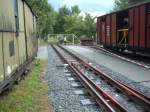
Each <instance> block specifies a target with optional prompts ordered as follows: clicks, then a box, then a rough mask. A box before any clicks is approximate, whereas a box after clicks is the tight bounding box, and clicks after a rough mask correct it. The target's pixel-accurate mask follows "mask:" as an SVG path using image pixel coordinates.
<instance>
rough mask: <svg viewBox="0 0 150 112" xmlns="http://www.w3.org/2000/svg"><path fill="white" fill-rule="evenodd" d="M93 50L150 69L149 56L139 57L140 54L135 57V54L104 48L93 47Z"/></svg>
mask: <svg viewBox="0 0 150 112" xmlns="http://www.w3.org/2000/svg"><path fill="white" fill-rule="evenodd" d="M91 48H93V49H97V50H100V51H102V52H105V53H108V54H110V55H111V56H115V57H117V58H120V59H122V60H125V61H127V62H131V63H133V64H136V65H138V66H141V67H144V68H146V69H150V61H149V60H150V57H148V56H142V55H138V54H137V55H134V54H130V53H125V52H119V51H112V50H109V49H104V48H100V47H91Z"/></svg>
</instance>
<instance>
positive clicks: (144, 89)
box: [63, 46, 150, 97]
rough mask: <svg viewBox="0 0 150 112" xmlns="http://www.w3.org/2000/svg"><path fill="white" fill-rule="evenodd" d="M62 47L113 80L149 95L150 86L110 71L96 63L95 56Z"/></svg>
mask: <svg viewBox="0 0 150 112" xmlns="http://www.w3.org/2000/svg"><path fill="white" fill-rule="evenodd" d="M63 47H64V48H66V49H67V50H69V51H70V52H72V53H73V54H75V55H76V56H78V57H80V58H81V59H83V60H85V61H86V62H90V63H92V65H93V66H95V67H96V68H99V69H100V70H102V71H103V72H104V73H106V74H108V75H109V76H111V77H112V78H113V79H115V80H119V81H121V82H123V83H126V84H128V85H129V86H131V87H133V88H134V89H136V90H138V91H139V92H142V93H143V94H145V95H147V96H149V97H150V88H148V87H146V86H143V85H142V84H140V83H138V82H135V81H133V80H131V79H129V78H128V77H125V76H124V75H122V74H120V73H118V72H116V71H112V70H111V69H110V68H108V67H106V66H104V65H100V64H98V63H97V62H96V61H95V60H96V58H99V57H96V56H94V58H95V59H93V60H92V59H89V58H88V57H86V56H83V55H81V54H79V53H77V52H75V51H74V50H72V49H70V48H69V47H68V46H67V47H66V46H63ZM95 52H97V53H99V52H98V51H96V50H95Z"/></svg>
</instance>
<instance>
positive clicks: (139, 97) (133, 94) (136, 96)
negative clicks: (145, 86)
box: [59, 46, 150, 111]
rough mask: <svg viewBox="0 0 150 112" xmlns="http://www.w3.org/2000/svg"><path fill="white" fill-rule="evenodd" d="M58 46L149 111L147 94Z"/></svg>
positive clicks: (149, 105)
mask: <svg viewBox="0 0 150 112" xmlns="http://www.w3.org/2000/svg"><path fill="white" fill-rule="evenodd" d="M59 47H61V48H62V49H63V50H65V51H66V52H67V53H69V54H70V55H72V56H73V57H75V58H76V59H78V60H79V61H81V62H82V63H83V64H84V65H86V66H88V67H89V68H91V69H92V70H93V71H94V72H95V74H97V75H99V76H100V77H103V78H104V79H105V80H107V81H108V82H109V83H111V84H112V85H114V86H115V87H116V88H117V89H119V90H120V91H122V92H123V93H126V94H127V95H128V96H129V97H130V99H132V100H134V101H136V102H137V101H138V102H139V103H140V104H141V105H142V106H144V107H145V109H146V110H147V111H150V110H149V107H150V98H149V97H148V96H145V95H144V94H143V93H140V92H139V91H136V90H135V89H133V88H131V87H129V86H128V85H126V84H124V83H122V82H120V81H117V80H114V79H112V78H111V77H110V76H108V75H107V74H105V73H104V72H102V71H101V70H99V69H97V68H95V67H93V66H91V65H90V64H88V63H86V62H85V61H83V60H82V59H81V58H79V57H77V56H76V55H74V54H73V53H71V52H69V51H68V50H66V49H65V48H64V47H62V46H59ZM138 102H137V103H138Z"/></svg>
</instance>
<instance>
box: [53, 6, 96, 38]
mask: <svg viewBox="0 0 150 112" xmlns="http://www.w3.org/2000/svg"><path fill="white" fill-rule="evenodd" d="M80 12H81V11H80V9H79V7H78V6H77V5H75V6H72V7H71V9H68V8H67V7H66V6H63V7H61V8H60V9H59V12H58V14H57V19H56V20H57V21H56V25H55V27H54V28H55V29H54V31H55V33H68V34H75V35H77V36H78V37H79V38H80V37H81V36H85V37H86V38H91V37H92V36H94V35H95V33H96V24H95V22H94V20H95V18H93V17H91V16H90V14H86V16H85V18H83V17H82V16H80Z"/></svg>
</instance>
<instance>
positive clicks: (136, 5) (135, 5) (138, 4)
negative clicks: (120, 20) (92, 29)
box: [97, 1, 150, 18]
mask: <svg viewBox="0 0 150 112" xmlns="http://www.w3.org/2000/svg"><path fill="white" fill-rule="evenodd" d="M148 3H150V1H148V2H142V3H137V4H134V5H131V6H130V7H127V8H125V9H122V10H118V11H114V12H111V13H107V14H104V15H102V16H99V17H97V18H100V17H105V16H107V15H110V14H114V13H119V12H123V11H126V10H129V9H130V8H134V7H138V6H140V5H144V4H148Z"/></svg>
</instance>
